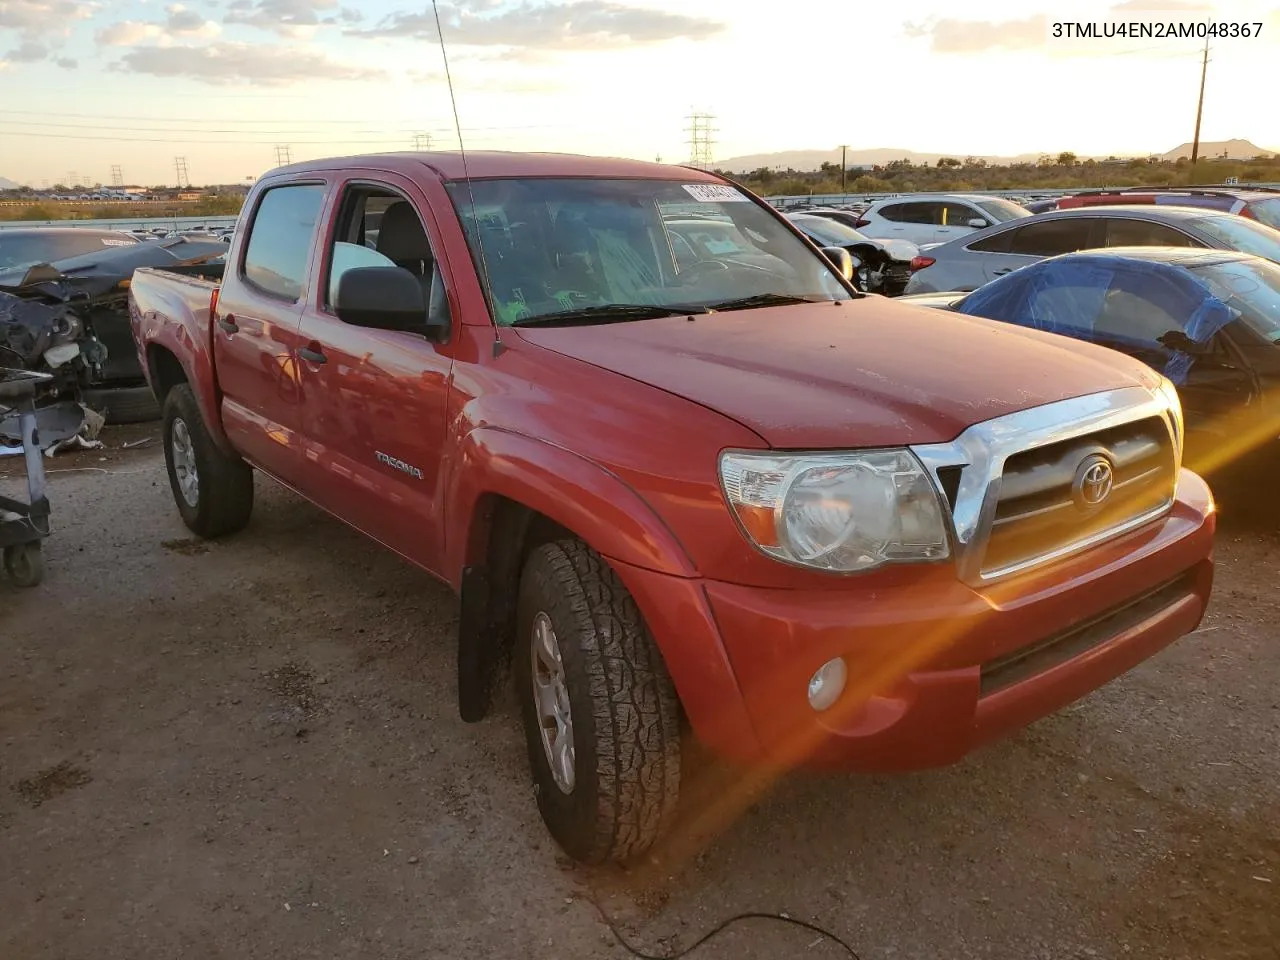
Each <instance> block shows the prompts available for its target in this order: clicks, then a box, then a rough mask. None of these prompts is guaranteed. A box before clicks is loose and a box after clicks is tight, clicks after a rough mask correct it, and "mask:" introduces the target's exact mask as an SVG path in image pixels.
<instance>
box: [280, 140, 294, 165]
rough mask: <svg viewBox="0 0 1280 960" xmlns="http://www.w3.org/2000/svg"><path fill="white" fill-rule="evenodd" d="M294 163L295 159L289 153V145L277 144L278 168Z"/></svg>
mask: <svg viewBox="0 0 1280 960" xmlns="http://www.w3.org/2000/svg"><path fill="white" fill-rule="evenodd" d="M292 162H293V158H292V156H291V155H290V153H289V145H288V144H287V143H279V144H276V166H277V167H285V166H288V165H289V164H290V163H292Z"/></svg>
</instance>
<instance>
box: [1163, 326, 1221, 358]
mask: <svg viewBox="0 0 1280 960" xmlns="http://www.w3.org/2000/svg"><path fill="white" fill-rule="evenodd" d="M1157 340H1158V341H1159V343H1160V345H1161V346H1164V347H1167V348H1168V349H1170V350H1173V351H1175V352H1177V353H1187V354H1192V355H1197V354H1205V353H1209V352H1210V347H1209V345H1208V344H1207V343H1196V341H1194V340H1192V339H1191V338H1190V337H1188V336H1187V335H1186V333H1184V332H1183V331H1181V330H1170V331H1169V332H1168V333H1166V334H1164V335H1163V336H1161V337H1158V338H1157Z"/></svg>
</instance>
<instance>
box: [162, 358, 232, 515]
mask: <svg viewBox="0 0 1280 960" xmlns="http://www.w3.org/2000/svg"><path fill="white" fill-rule="evenodd" d="M163 435H164V459H165V464H166V466H167V467H168V470H169V486H170V487H171V488H172V490H173V499H174V502H175V503H176V504H177V505H178V512H179V513H180V514H181V515H182V522H183V523H185V524H186V525H187V527H188V529H190V530H191V532H192V533H195V534H197V535H198V536H201V537H206V538H209V539H212V538H214V537H220V536H224V535H226V534H229V533H235V532H236V531H238V530H242V529H244V527H245V525H246V524H247V523H248V522H249V517H250V515H251V514H252V513H253V470H252V469H251V468H250V467H249V465H248V464H247V463H245V462H244V461H243V460H241V459H240V458H239V457H234V456H230V455H228V454H226V453H224V452H223V451H222V450H221V449H219V448H218V446H217V444H215V443H214V442H213V438H212V437H210V436H209V431H208V430H207V429H206V428H205V425H204V419H203V417H202V416H201V414H200V407H199V405H198V404H197V403H196V398H195V394H193V393H192V392H191V387H190V386H189V385H187V384H185V383H184V384H180V385H178V386H176V387H174V388H173V389H172V390H170V391H169V395H168V396H167V397H165V402H164V431H163Z"/></svg>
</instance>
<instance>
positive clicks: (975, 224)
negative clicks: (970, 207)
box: [969, 217, 991, 230]
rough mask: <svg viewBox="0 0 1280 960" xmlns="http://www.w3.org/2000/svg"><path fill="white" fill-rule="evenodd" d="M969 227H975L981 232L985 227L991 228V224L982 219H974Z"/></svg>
mask: <svg viewBox="0 0 1280 960" xmlns="http://www.w3.org/2000/svg"><path fill="white" fill-rule="evenodd" d="M969 226H971V227H973V229H975V230H981V229H982V228H983V227H989V226H991V224H989V223H987V221H985V220H983V219H982V218H981V217H974V218H973V219H972V220H970V221H969Z"/></svg>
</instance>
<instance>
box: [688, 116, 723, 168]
mask: <svg viewBox="0 0 1280 960" xmlns="http://www.w3.org/2000/svg"><path fill="white" fill-rule="evenodd" d="M685 119H687V120H688V121H689V126H687V127H685V133H687V134H689V140H688V143H689V165H690V166H694V167H699V168H700V169H703V170H706V169H707V168H708V167H710V166H711V157H712V153H711V147H712V145H713V144H714V143H715V142H716V141H715V133H716V128H715V119H716V118H715V116H714V115H713V114H710V113H691V114H690V115H689V116H688V117H686V118H685Z"/></svg>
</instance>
